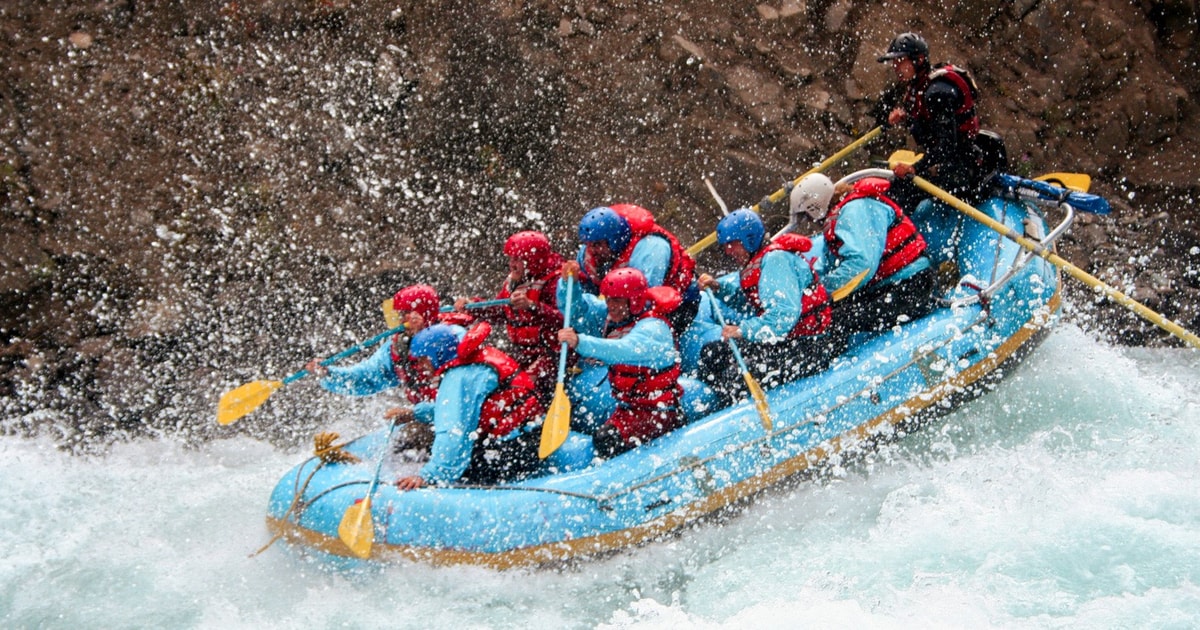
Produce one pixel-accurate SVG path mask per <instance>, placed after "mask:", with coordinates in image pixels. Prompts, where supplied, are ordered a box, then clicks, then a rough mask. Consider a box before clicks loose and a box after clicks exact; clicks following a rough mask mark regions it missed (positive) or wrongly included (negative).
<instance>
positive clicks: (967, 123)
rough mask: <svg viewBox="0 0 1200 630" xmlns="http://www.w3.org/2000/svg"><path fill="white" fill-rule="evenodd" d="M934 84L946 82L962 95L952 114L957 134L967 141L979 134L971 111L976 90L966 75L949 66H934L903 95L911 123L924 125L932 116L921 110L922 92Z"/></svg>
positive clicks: (976, 93) (923, 106)
mask: <svg viewBox="0 0 1200 630" xmlns="http://www.w3.org/2000/svg"><path fill="white" fill-rule="evenodd" d="M934 81H949V82H950V83H952V84H954V87H956V88H958V91H959V92H961V93H962V95H963V102H962V104H961V105H959V107H958V109H956V110H954V118H955V122H956V123H957V124H958V131H959V133H962V134H964V135H965V136H966V137H967V138H974V137H975V136H976V135H978V134H979V114H978V113H977V112H976V111H975V102H976V101H977V100H978V99H979V88H977V87H976V86H975V81H974V79H972V78H971V76H970V75H969V74H967V71H966V70H965V69H963V68H959V67H958V66H955V65H953V64H949V63H943V64H938V65H937V66H934V68H933V70H932V71H931V72H930V73H929V74H928V76H926V77H925V78H924V80H921V81H913V82H912V83H911V84H909V86H908V91H907V92H906V93H905V95H904V104H905V105H904V109H905V110H906V111H908V113H909V115H910V116H912V117H913V118H915V119H918V120H921V121H924V122H928V121H929V120H930V119H931V118H932V115H931V114H930V113H929V109H928V108H927V107H926V106H925V90H926V89H928V88H929V84H930V83H933V82H934Z"/></svg>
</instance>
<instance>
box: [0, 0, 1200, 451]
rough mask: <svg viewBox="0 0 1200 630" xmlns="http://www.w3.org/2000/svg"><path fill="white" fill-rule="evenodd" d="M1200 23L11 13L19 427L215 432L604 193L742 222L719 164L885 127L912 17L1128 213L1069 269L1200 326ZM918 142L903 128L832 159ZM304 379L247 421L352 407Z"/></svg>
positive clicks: (1113, 318) (945, 54) (504, 8)
mask: <svg viewBox="0 0 1200 630" xmlns="http://www.w3.org/2000/svg"><path fill="white" fill-rule="evenodd" d="M1197 13H1198V11H1197V6H1196V2H1195V1H1194V0H1161V1H1159V0H1141V1H1134V2H1130V1H1127V0H1019V1H1017V2H980V1H966V0H961V1H959V0H945V1H944V2H921V1H916V2H905V3H897V2H894V1H892V0H883V1H880V0H874V1H867V2H852V1H850V0H810V1H808V2H803V1H795V0H776V1H775V2H766V3H763V4H759V5H757V6H751V5H749V4H738V3H728V2H710V1H705V0H693V1H688V2H683V1H670V0H664V1H655V2H651V1H617V2H608V3H598V2H597V3H593V2H573V3H558V2H548V1H528V2H522V1H512V0H510V1H499V2H487V1H484V2H466V1H463V0H446V1H440V2H415V1H406V0H400V1H397V2H388V3H382V2H380V3H375V2H354V3H352V2H346V1H344V0H239V1H237V2H233V1H229V2H186V1H180V0H176V1H174V2H162V3H140V2H133V0H116V1H114V2H69V1H65V0H60V1H53V0H52V1H49V2H40V3H10V6H7V7H3V8H0V51H2V54H3V58H4V59H5V65H4V68H3V73H4V75H3V80H2V81H0V209H2V214H0V223H2V224H3V225H2V226H0V234H3V237H2V238H3V242H4V246H3V250H2V251H0V335H2V337H3V341H4V349H3V351H2V354H0V391H2V392H3V396H4V406H5V409H4V413H3V420H2V422H3V427H4V431H5V432H34V431H43V432H51V433H53V434H54V435H56V436H57V437H58V438H59V440H60V441H61V443H63V444H65V445H69V446H73V447H78V446H81V445H94V444H102V443H104V442H105V439H99V440H98V439H96V438H98V437H103V438H106V439H112V438H118V437H121V436H126V435H139V434H146V433H151V434H155V433H173V434H174V433H177V434H181V435H183V436H185V437H187V438H189V439H197V440H199V439H205V438H207V437H209V436H211V435H213V434H214V433H215V427H214V425H213V423H212V420H211V418H212V411H213V409H214V408H215V403H216V399H217V397H218V396H219V394H220V393H221V392H223V391H226V390H228V389H231V388H232V387H234V386H236V385H238V384H241V383H243V382H246V381H248V380H253V379H255V378H260V377H264V376H274V377H278V376H282V375H284V374H287V373H288V372H290V371H292V370H294V369H296V368H297V367H298V366H299V365H301V364H302V363H303V362H304V361H305V360H306V359H308V358H310V357H311V356H316V355H320V354H330V353H332V352H333V351H334V350H336V349H340V348H344V347H346V346H349V345H351V344H352V343H353V342H354V341H356V340H359V339H362V338H365V337H366V336H368V335H369V334H371V333H372V332H374V331H377V330H380V329H381V328H382V323H381V319H380V318H379V316H378V312H379V310H378V305H379V302H380V301H381V300H382V299H383V298H384V297H385V296H387V295H390V293H391V292H392V291H394V290H395V289H396V288H398V287H399V286H401V285H403V284H405V283H408V282H412V281H416V280H423V281H429V282H432V283H433V284H435V285H437V286H439V288H441V289H442V290H443V291H444V292H446V293H447V294H451V293H453V294H463V293H467V292H487V291H490V290H492V289H493V288H494V285H495V284H497V282H498V281H499V279H500V277H501V275H502V273H503V272H502V263H501V259H500V255H499V251H498V250H499V245H500V243H501V242H502V241H503V239H504V238H505V237H506V236H507V235H508V234H509V233H511V232H512V231H515V230H517V229H526V228H539V229H545V230H547V231H548V232H549V233H551V234H552V235H553V237H554V238H555V239H556V240H557V242H558V243H559V244H560V245H561V246H562V248H563V250H564V251H565V250H566V249H567V248H568V247H570V246H572V233H573V226H574V223H575V221H577V219H578V217H579V216H581V215H582V213H583V212H584V211H586V210H587V209H588V208H590V207H593V206H595V205H600V204H603V203H608V202H615V201H618V200H624V201H633V202H637V203H640V204H641V205H644V206H646V207H649V208H651V209H652V210H654V211H655V212H656V214H657V215H658V217H659V218H660V220H661V221H662V222H663V223H665V224H666V225H668V226H669V227H671V228H672V229H674V230H676V231H677V232H678V233H679V234H680V235H681V238H682V239H683V240H684V241H685V242H692V241H693V240H694V239H696V238H698V237H699V236H702V235H703V234H705V233H707V232H709V231H711V229H712V227H713V225H714V222H715V220H716V219H717V217H718V216H719V215H718V211H717V209H716V208H715V205H714V203H713V202H712V200H711V198H710V197H709V195H708V193H707V191H706V189H705V187H704V185H703V183H702V177H704V176H708V177H711V179H712V180H713V181H714V183H715V184H716V186H717V188H718V189H719V190H720V191H721V193H722V194H723V196H724V197H725V199H726V200H727V201H728V202H729V203H730V204H734V205H749V204H751V203H754V202H756V201H758V200H759V199H760V198H761V197H762V196H763V195H765V194H767V193H769V192H771V191H773V190H775V189H777V188H778V187H779V185H780V184H781V183H782V182H783V181H785V180H786V179H790V178H792V177H794V176H795V175H796V174H798V173H799V172H802V171H804V170H806V168H807V167H808V166H809V165H811V164H812V163H814V162H816V161H819V160H820V159H822V158H823V157H824V156H826V155H828V154H830V153H832V152H834V151H836V150H837V149H839V148H840V147H842V146H845V145H846V144H848V143H849V142H850V141H851V140H853V139H854V138H855V137H857V136H858V135H860V134H862V133H863V132H864V131H866V130H867V128H869V126H870V125H871V121H870V118H869V116H868V112H869V110H870V107H871V104H872V100H873V98H874V97H875V96H876V95H877V94H878V93H879V91H880V90H881V89H882V88H883V87H884V86H885V85H886V84H887V83H888V81H890V80H891V76H890V70H889V69H888V68H887V67H885V66H882V65H880V64H877V63H875V60H874V58H875V56H876V55H878V54H879V52H880V51H881V50H882V49H883V48H885V47H886V45H887V42H888V41H889V40H890V39H891V37H892V36H893V35H894V34H895V33H896V32H900V31H904V30H915V31H917V32H920V33H922V34H923V35H924V36H925V37H926V38H927V39H928V40H929V41H930V44H931V46H932V48H933V57H935V58H936V59H938V60H952V61H954V62H955V63H958V64H959V65H963V66H966V67H968V68H969V69H970V71H971V72H972V73H973V75H974V76H975V77H976V79H977V81H978V82H979V84H980V86H981V88H982V91H983V94H984V97H983V102H982V112H983V116H984V121H985V125H986V126H987V127H989V128H992V129H995V130H997V131H999V132H1000V133H1002V134H1003V135H1004V136H1005V137H1006V139H1007V143H1008V148H1009V153H1010V156H1011V158H1012V160H1013V165H1012V169H1011V170H1013V171H1014V172H1016V173H1018V174H1026V175H1028V174H1038V173H1041V172H1046V171H1073V172H1083V173H1089V174H1091V175H1092V176H1093V177H1094V178H1095V186H1094V188H1093V192H1097V193H1099V194H1102V195H1105V196H1106V197H1108V198H1109V199H1110V201H1112V202H1113V203H1114V214H1113V215H1112V216H1111V217H1107V218H1094V217H1084V218H1083V220H1082V221H1081V225H1079V226H1077V228H1076V230H1075V231H1074V232H1073V234H1072V235H1071V237H1070V238H1069V239H1068V240H1067V241H1066V242H1065V243H1064V244H1063V247H1062V253H1063V255H1064V257H1066V258H1067V259H1069V260H1071V261H1073V262H1075V263H1076V264H1078V265H1079V266H1081V267H1083V268H1085V269H1087V270H1089V271H1091V272H1092V273H1094V274H1095V275H1097V276H1099V277H1100V278H1102V279H1104V280H1105V281H1107V282H1110V283H1112V284H1114V285H1116V286H1118V287H1121V288H1123V289H1124V290H1126V291H1127V292H1130V293H1131V294H1132V295H1134V296H1135V297H1137V298H1138V299H1141V300H1143V301H1145V302H1146V303H1147V304H1148V305H1149V306H1151V307H1152V308H1154V309H1156V310H1158V311H1160V312H1162V313H1163V314H1165V315H1167V316H1169V317H1172V318H1176V319H1178V320H1179V321H1180V322H1181V323H1182V324H1184V325H1185V326H1188V327H1189V328H1191V329H1192V330H1196V329H1200V313H1198V311H1197V307H1198V305H1200V299H1197V298H1198V292H1200V226H1198V225H1197V224H1196V221H1197V215H1196V203H1197V201H1196V199H1197V196H1198V195H1200V184H1198V182H1197V174H1198V173H1200V139H1198V138H1197V137H1196V130H1197V128H1198V127H1200V126H1198V124H1197V123H1198V121H1200V112H1198V109H1197V106H1196V102H1197V96H1200V53H1198V52H1197V51H1198V50H1200V42H1197V38H1198V35H1197V33H1198V32H1200V28H1198V17H1197ZM903 143H904V138H903V137H902V136H900V135H898V134H891V135H889V136H887V137H885V138H882V139H880V140H878V141H876V143H875V144H874V145H872V146H871V147H870V148H869V150H866V151H862V152H860V153H859V154H857V155H855V156H853V157H852V158H851V160H850V161H849V162H848V163H847V164H845V165H844V166H842V167H838V168H837V169H835V171H834V174H835V175H840V174H845V173H847V172H850V171H851V170H854V169H856V168H859V167H861V166H865V165H867V164H868V163H869V161H870V160H871V159H872V158H875V159H878V158H882V157H886V155H887V154H888V153H889V152H890V151H891V150H892V149H895V148H900V147H902V146H903ZM784 210H785V209H779V208H776V209H772V211H771V214H770V215H769V216H770V218H771V220H772V221H778V222H782V221H783V216H782V213H783V212H784ZM719 262H720V261H717V260H715V259H709V258H705V259H702V260H701V265H702V266H709V267H710V268H711V267H713V266H715V265H718V264H719ZM1073 286H1074V285H1073ZM1071 304H1072V307H1071V308H1070V310H1069V313H1070V314H1071V316H1073V317H1076V318H1077V319H1079V320H1080V321H1082V322H1083V323H1084V324H1085V325H1087V326H1089V327H1092V328H1093V329H1094V330H1096V331H1097V333H1099V334H1103V335H1105V336H1108V337H1110V338H1112V339H1115V340H1117V341H1120V342H1125V343H1152V344H1153V343H1161V342H1164V337H1163V335H1162V334H1161V333H1159V332H1158V331H1157V329H1154V328H1152V327H1150V326H1148V325H1144V324H1142V323H1140V322H1139V321H1137V320H1136V319H1135V318H1134V317H1133V316H1132V315H1127V314H1125V312H1124V311H1123V310H1122V309H1120V308H1118V307H1113V306H1109V305H1105V304H1103V303H1098V301H1097V300H1095V299H1094V298H1093V297H1092V296H1091V295H1089V294H1088V292H1087V291H1086V290H1081V289H1078V288H1076V289H1075V290H1074V295H1073V296H1072V300H1071ZM1166 341H1169V340H1166ZM292 389H294V390H295V391H294V392H289V393H288V394H287V395H283V394H278V395H277V396H276V397H275V398H274V399H273V400H272V401H271V402H270V403H268V405H266V406H265V407H264V408H263V409H262V410H260V411H259V412H258V413H256V414H255V415H254V416H251V417H249V418H247V419H245V420H243V421H241V422H240V423H239V424H238V425H235V427H236V428H240V429H241V430H248V431H260V432H264V433H266V432H268V431H267V430H268V428H273V429H274V433H273V434H274V435H275V436H276V437H278V438H279V439H281V440H285V441H286V440H290V439H291V437H292V435H291V432H292V431H296V432H303V431H307V430H308V429H309V428H310V427H311V426H312V425H313V424H314V423H316V422H318V421H319V419H320V417H321V413H323V412H327V411H329V410H330V406H332V407H333V408H334V409H335V410H344V409H345V408H346V406H347V405H350V404H352V403H347V402H345V401H331V400H329V399H330V398H332V397H323V396H319V395H316V394H315V393H313V391H312V389H311V388H310V387H303V386H300V385H296V386H293V388H292ZM281 426H286V427H288V429H286V430H279V429H278V427H281Z"/></svg>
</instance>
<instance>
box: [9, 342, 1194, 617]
mask: <svg viewBox="0 0 1200 630" xmlns="http://www.w3.org/2000/svg"><path fill="white" fill-rule="evenodd" d="M1198 384H1200V353H1197V352H1194V351H1189V350H1161V349H1160V350H1147V349H1136V348H1135V349H1130V348H1116V347H1111V346H1107V345H1104V344H1102V343H1099V342H1097V341H1095V340H1094V339H1092V338H1090V337H1088V336H1086V335H1085V334H1084V333H1082V332H1081V331H1079V330H1078V329H1077V328H1074V327H1071V326H1067V325H1062V326H1059V327H1057V328H1056V329H1055V330H1054V332H1053V333H1052V334H1051V335H1050V336H1049V337H1048V338H1047V340H1046V341H1045V342H1044V343H1043V345H1042V346H1041V347H1040V348H1039V349H1038V350H1037V351H1036V352H1034V354H1033V355H1032V356H1030V358H1029V359H1027V360H1026V362H1025V363H1024V364H1022V365H1021V366H1019V367H1018V368H1017V369H1016V370H1014V373H1013V374H1012V375H1010V376H1009V378H1007V379H1006V380H1005V381H1003V382H1002V383H1001V384H1000V385H999V387H998V388H997V389H996V391H994V392H992V393H990V394H988V395H986V396H984V397H983V398H981V399H978V400H976V401H974V402H972V403H970V404H968V405H966V406H964V407H963V408H961V409H959V410H957V411H955V412H954V413H952V414H950V415H949V416H947V417H945V418H942V419H940V420H938V421H935V422H934V423H933V424H931V425H929V426H927V427H925V429H923V430H922V431H921V432H919V433H916V434H914V435H910V436H908V437H907V438H905V439H904V440H902V441H900V442H898V443H894V444H891V445H888V446H886V447H884V448H882V449H880V450H879V451H877V452H876V453H874V454H872V455H871V456H869V457H867V458H865V459H864V460H863V461H858V462H853V463H849V464H847V465H845V466H843V467H837V468H834V469H833V470H832V471H830V473H829V474H828V475H827V476H825V477H823V478H820V479H816V480H810V481H805V482H802V483H799V484H797V485H794V486H793V487H791V488H788V489H786V490H777V491H774V492H771V493H769V494H768V495H767V496H764V497H761V498H760V499H759V500H758V501H756V502H755V503H754V504H753V505H752V506H750V507H749V508H748V509H747V510H746V511H745V512H743V513H742V514H740V515H737V516H735V517H733V518H730V519H726V520H725V521H723V522H719V523H718V522H710V523H705V524H702V525H699V526H695V527H692V528H689V529H687V530H685V531H683V532H681V533H680V534H679V535H678V536H675V537H672V538H671V539H668V540H665V541H661V542H657V543H653V544H650V545H648V546H645V547H642V548H638V549H634V550H630V551H627V552H624V553H621V554H619V555H616V556H614V557H610V558H606V559H603V560H597V561H591V562H585V563H581V564H578V565H576V566H573V567H570V568H566V569H563V570H561V571H511V572H505V573H497V572H493V571H489V570H484V569H477V568H470V567H456V568H433V567H429V566H424V565H414V564H400V565H391V566H386V567H382V568H379V569H376V570H372V571H368V572H362V573H339V572H335V571H330V570H327V569H325V568H323V567H321V566H320V565H317V564H314V563H312V562H309V561H307V560H305V559H304V558H303V557H301V556H299V555H296V554H294V553H291V552H289V551H288V549H287V548H285V547H284V546H283V545H281V544H277V545H275V546H272V547H271V548H269V549H268V550H267V551H265V552H264V553H262V554H260V555H258V556H255V557H248V556H249V555H250V554H251V553H253V552H254V551H255V550H257V549H258V548H260V547H261V546H262V545H264V544H265V543H266V542H267V541H268V540H269V535H268V533H267V530H266V528H265V525H264V522H263V515H264V511H265V507H266V501H267V497H268V494H269V493H270V491H271V488H272V487H273V485H274V484H275V481H276V480H277V479H278V477H279V476H280V475H282V474H283V473H284V472H285V471H286V470H287V469H288V468H289V467H291V466H292V465H294V464H295V463H296V462H297V461H299V460H300V459H302V458H303V457H305V455H306V453H305V452H304V451H305V449H307V448H308V445H307V444H304V445H297V446H296V449H295V450H287V451H282V450H278V449H276V448H273V447H271V446H269V445H268V444H267V443H266V442H260V441H255V440H251V439H246V438H237V439H229V440H220V441H216V442H212V443H209V444H207V445H205V446H204V447H202V448H199V449H189V448H184V447H183V446H182V445H181V444H177V443H173V442H170V441H143V442H137V443H133V444H125V445H120V446H118V447H116V448H115V449H113V450H112V452H110V453H109V454H107V455H105V456H103V457H100V456H92V457H78V456H70V455H66V454H63V453H61V452H59V451H58V450H56V449H55V448H54V447H53V445H52V444H51V443H50V442H49V441H43V440H25V439H18V438H11V437H10V438H2V439H0V505H3V509H0V556H2V557H3V559H4V561H3V563H0V627H5V628H80V627H85V628H133V627H155V628H193V627H196V628H252V627H253V628H262V627H271V628H326V627H352V628H353V627H357V628H372V627H414V628H477V627H498V628H507V627H511V628H526V627H529V626H530V625H531V624H537V625H538V626H540V627H649V628H677V627H680V626H686V627H702V628H724V627H733V628H742V627H755V628H760V627H796V626H799V625H803V626H807V627H855V628H912V627H923V628H939V627H953V628H963V627H970V628H987V627H1003V628H1046V627H1089V628H1092V627H1099V628H1109V627H1111V628H1128V627H1180V628H1184V627H1196V626H1198V625H1200V483H1198V482H1200V387H1197V385H1198ZM369 422H370V419H361V422H360V423H361V424H366V423H369Z"/></svg>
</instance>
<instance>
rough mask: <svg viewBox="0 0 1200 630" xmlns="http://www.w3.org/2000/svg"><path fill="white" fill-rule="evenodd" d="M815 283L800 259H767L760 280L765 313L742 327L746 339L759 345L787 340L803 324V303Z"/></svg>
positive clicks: (788, 256) (775, 256) (777, 255)
mask: <svg viewBox="0 0 1200 630" xmlns="http://www.w3.org/2000/svg"><path fill="white" fill-rule="evenodd" d="M811 283H812V272H811V271H809V269H808V263H805V262H804V260H803V259H801V258H800V257H799V256H795V255H792V254H788V253H786V252H770V253H768V254H767V255H766V256H763V259H762V273H761V274H760V275H759V278H758V301H759V303H760V304H762V308H763V313H762V315H759V316H757V317H750V318H748V319H746V320H744V321H743V322H741V323H740V324H739V325H738V328H739V329H740V330H741V332H742V336H743V337H745V338H747V339H749V340H751V341H754V342H758V343H762V342H772V341H778V340H780V339H783V338H785V337H787V336H788V333H790V332H791V331H792V328H794V327H795V326H796V322H798V321H800V312H801V302H800V300H801V297H802V295H803V292H804V290H805V289H806V288H808V285H809V284H811Z"/></svg>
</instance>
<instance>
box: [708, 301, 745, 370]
mask: <svg viewBox="0 0 1200 630" xmlns="http://www.w3.org/2000/svg"><path fill="white" fill-rule="evenodd" d="M704 291H705V292H706V293H708V299H710V300H712V302H713V313H714V314H715V315H716V316H717V323H718V324H720V325H721V328H724V327H725V314H724V313H722V312H721V304H720V302H719V301H718V300H717V298H716V296H715V295H713V292H712V289H705V290H704ZM725 341H728V342H729V349H730V350H732V351H733V358H734V359H735V360H737V364H738V369H739V370H741V371H742V373H743V374H746V373H747V372H749V371H750V370H749V368H747V367H746V361H745V360H744V359H742V351H741V350H738V347H737V344H736V343H734V341H733V338H732V337H730V338H729V339H726V340H725Z"/></svg>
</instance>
